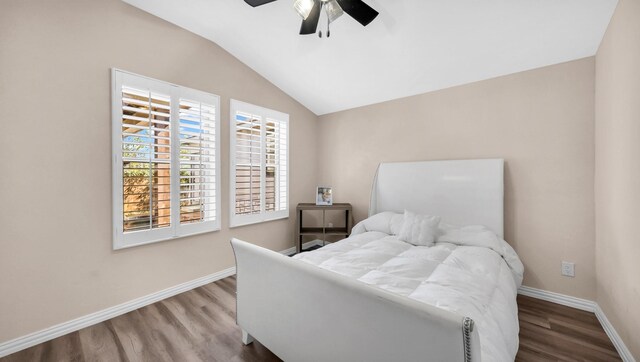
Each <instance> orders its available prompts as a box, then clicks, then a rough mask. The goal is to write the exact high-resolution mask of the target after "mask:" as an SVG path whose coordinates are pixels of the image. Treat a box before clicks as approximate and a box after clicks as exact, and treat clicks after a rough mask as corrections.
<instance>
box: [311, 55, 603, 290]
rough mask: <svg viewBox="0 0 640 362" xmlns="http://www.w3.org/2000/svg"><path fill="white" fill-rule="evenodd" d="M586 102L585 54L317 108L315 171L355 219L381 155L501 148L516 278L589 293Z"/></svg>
mask: <svg viewBox="0 0 640 362" xmlns="http://www.w3.org/2000/svg"><path fill="white" fill-rule="evenodd" d="M593 107H594V59H593V58H587V59H583V60H578V61H574V62H570V63H565V64H559V65H554V66H550V67H546V68H541V69H537V70H532V71H528V72H524V73H518V74H514V75H509V76H505V77H501V78H496V79H492V80H487V81H482V82H479V83H474V84H469V85H464V86H460V87H455V88H451V89H446V90H442V91H437V92H433V93H427V94H423V95H418V96H415V97H409V98H403V99H399V100H394V101H390V102H386V103H381V104H376V105H372V106H367V107H363V108H357V109H353V110H348V111H343V112H339V113H334V114H330V115H325V116H321V117H320V121H319V123H318V129H319V132H320V139H319V143H318V150H319V155H318V156H319V165H320V169H319V174H318V179H319V180H320V182H321V183H324V184H327V185H331V186H333V188H334V190H333V191H334V201H339V202H351V203H353V205H354V208H355V215H356V218H357V219H358V220H360V219H362V218H364V217H365V216H366V213H367V206H368V203H369V190H370V187H371V180H372V177H373V175H374V173H375V170H376V166H377V164H378V163H379V162H385V161H411V160H438V159H465V158H488V157H500V158H504V159H505V160H506V175H505V186H506V194H505V198H506V201H505V202H506V204H505V232H506V240H508V241H509V242H510V243H511V244H512V245H513V246H514V247H515V248H516V250H517V252H518V253H519V255H520V256H521V258H522V260H523V262H524V264H525V267H526V273H525V280H524V284H525V285H528V286H531V287H536V288H541V289H545V290H550V291H554V292H559V293H564V294H568V295H572V296H576V297H582V298H587V299H592V300H593V299H595V266H594V263H595V261H594V248H595V246H594V243H595V241H594V200H593V177H594V159H593V155H594V114H593ZM561 260H568V261H574V262H575V263H576V277H575V278H567V277H562V276H561V275H560V262H561Z"/></svg>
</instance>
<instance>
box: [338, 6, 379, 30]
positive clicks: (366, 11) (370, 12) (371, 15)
mask: <svg viewBox="0 0 640 362" xmlns="http://www.w3.org/2000/svg"><path fill="white" fill-rule="evenodd" d="M338 4H340V7H341V8H342V10H344V12H345V13H347V14H349V15H351V17H352V18H354V19H356V21H357V22H359V23H360V24H362V25H363V26H367V25H369V23H370V22H372V21H373V19H375V18H376V16H378V12H377V11H375V10H374V9H373V8H372V7H371V6H369V5H367V4H365V3H364V2H363V1H362V0H338Z"/></svg>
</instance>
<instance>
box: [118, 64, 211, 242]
mask: <svg viewBox="0 0 640 362" xmlns="http://www.w3.org/2000/svg"><path fill="white" fill-rule="evenodd" d="M219 102H220V100H219V98H218V96H216V95H213V94H209V93H205V92H201V91H197V90H194V89H189V88H185V87H181V86H176V85H173V84H169V83H165V82H161V81H158V80H155V79H150V78H146V77H142V76H138V75H135V74H131V73H127V72H123V71H121V70H116V69H114V70H113V71H112V114H113V119H112V126H113V135H112V139H113V146H112V147H113V148H112V152H113V198H114V200H113V227H114V237H113V247H114V249H120V248H126V247H130V246H135V245H142V244H148V243H152V242H156V241H161V240H167V239H171V238H176V237H181V236H186V235H192V234H197V233H203V232H209V231H215V230H219V229H220V216H219V210H220V198H219V195H218V185H220V155H219V153H218V145H219V144H220V135H219V129H220V120H219V119H220V117H219V114H220V110H219V108H220V107H219Z"/></svg>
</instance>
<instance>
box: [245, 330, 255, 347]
mask: <svg viewBox="0 0 640 362" xmlns="http://www.w3.org/2000/svg"><path fill="white" fill-rule="evenodd" d="M253 341H254V339H253V337H252V336H251V335H250V334H249V333H247V331H245V330H244V329H243V330H242V343H243V344H244V345H245V346H246V345H249V344H251V343H253Z"/></svg>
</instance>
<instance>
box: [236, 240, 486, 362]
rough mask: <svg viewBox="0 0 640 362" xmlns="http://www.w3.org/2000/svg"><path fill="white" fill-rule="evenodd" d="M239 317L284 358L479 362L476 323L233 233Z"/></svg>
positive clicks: (246, 328) (251, 333)
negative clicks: (257, 244)
mask: <svg viewBox="0 0 640 362" xmlns="http://www.w3.org/2000/svg"><path fill="white" fill-rule="evenodd" d="M231 245H232V246H233V250H234V252H235V255H236V264H237V285H238V291H237V294H238V295H237V298H238V301H237V322H238V325H239V326H240V327H241V328H242V329H243V331H244V333H245V335H246V334H248V335H246V337H244V338H243V339H245V338H246V342H247V343H250V341H251V340H252V339H251V337H254V338H255V339H257V340H258V341H260V343H262V344H264V345H265V346H266V347H267V348H269V349H270V350H271V351H272V352H273V353H275V354H276V355H278V356H279V357H280V358H282V359H283V360H285V361H296V362H297V361H350V362H352V361H474V362H475V361H479V360H480V347H479V337H478V331H477V328H473V321H471V320H470V319H468V318H463V317H462V316H459V315H457V314H455V313H451V312H448V311H445V310H442V309H439V308H436V307H433V306H430V305H427V304H424V303H420V302H417V301H414V300H411V299H409V298H405V297H402V296H398V295H395V294H391V293H388V292H385V291H384V290H380V289H378V288H374V287H371V286H368V285H365V284H363V283H361V282H358V281H356V280H352V279H349V278H347V277H344V276H341V275H339V274H336V273H332V272H329V271H326V270H323V269H321V268H318V267H316V266H312V265H309V264H307V263H305V262H302V261H299V260H295V259H291V258H289V257H287V256H284V255H281V254H279V253H276V252H273V251H271V250H267V249H264V248H261V247H258V246H255V245H253V244H250V243H247V242H244V241H241V240H237V239H233V240H231Z"/></svg>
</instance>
